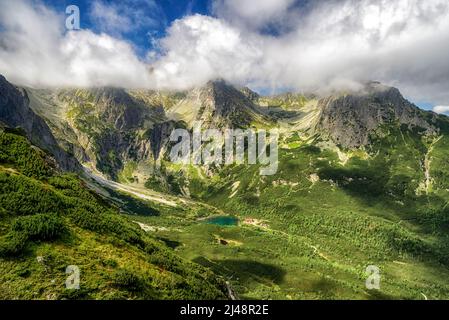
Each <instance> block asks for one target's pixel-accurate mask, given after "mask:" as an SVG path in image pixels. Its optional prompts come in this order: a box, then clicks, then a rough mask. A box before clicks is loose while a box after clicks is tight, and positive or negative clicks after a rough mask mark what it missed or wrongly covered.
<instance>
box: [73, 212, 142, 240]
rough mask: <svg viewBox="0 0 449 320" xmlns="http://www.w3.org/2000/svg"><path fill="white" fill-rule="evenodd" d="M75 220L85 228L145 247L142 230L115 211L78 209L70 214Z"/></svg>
mask: <svg viewBox="0 0 449 320" xmlns="http://www.w3.org/2000/svg"><path fill="white" fill-rule="evenodd" d="M70 216H71V218H72V220H73V222H74V223H76V224H77V225H78V226H80V227H81V228H83V229H86V230H89V231H94V232H98V233H102V234H114V235H116V236H117V237H118V238H119V239H121V240H124V241H126V242H128V243H130V244H134V245H139V246H140V247H141V248H144V247H145V242H144V241H143V239H142V237H141V233H142V232H141V230H140V229H137V228H138V227H137V226H136V228H133V227H132V226H131V225H130V224H129V223H127V221H126V220H125V219H124V218H123V217H121V216H119V215H118V214H113V213H100V214H98V213H93V212H90V211H87V210H84V209H76V210H74V211H73V212H72V214H71V215H70Z"/></svg>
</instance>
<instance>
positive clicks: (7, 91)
mask: <svg viewBox="0 0 449 320" xmlns="http://www.w3.org/2000/svg"><path fill="white" fill-rule="evenodd" d="M0 121H1V122H2V123H3V124H4V125H5V126H7V127H11V128H21V129H22V130H23V131H24V132H25V133H26V136H27V138H28V139H29V140H30V141H31V142H32V143H33V144H35V145H36V146H38V147H39V148H41V149H43V150H45V151H47V152H49V153H50V154H51V155H52V156H53V157H54V158H55V160H56V163H57V165H58V166H59V167H60V168H61V169H63V170H70V171H71V170H77V169H79V164H78V162H77V161H76V160H75V158H74V157H71V156H69V155H68V154H67V153H66V152H65V151H64V150H62V149H61V148H60V147H59V145H58V143H57V141H56V139H55V138H54V136H53V134H52V132H51V130H50V128H49V127H48V125H47V124H46V123H45V121H44V120H43V119H42V118H41V117H39V116H38V115H36V113H34V111H33V110H31V109H30V100H29V98H28V94H27V92H26V91H25V90H24V89H19V88H17V87H15V86H13V85H12V84H10V83H9V82H8V81H7V80H6V79H5V78H4V77H3V76H1V75H0Z"/></svg>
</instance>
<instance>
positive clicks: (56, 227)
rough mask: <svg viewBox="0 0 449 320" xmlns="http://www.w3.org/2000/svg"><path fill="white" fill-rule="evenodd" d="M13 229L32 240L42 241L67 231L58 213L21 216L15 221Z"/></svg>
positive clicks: (57, 236) (55, 237) (52, 238)
mask: <svg viewBox="0 0 449 320" xmlns="http://www.w3.org/2000/svg"><path fill="white" fill-rule="evenodd" d="M11 229H12V231H13V232H15V233H20V234H23V235H24V236H26V237H27V238H28V239H30V240H42V241H47V240H55V239H58V238H60V237H61V236H62V235H64V233H66V231H67V229H66V227H65V225H64V222H63V221H62V219H61V218H60V217H59V216H58V215H56V214H37V215H34V216H27V217H19V218H17V219H16V220H15V221H14V222H13V224H12V228H11Z"/></svg>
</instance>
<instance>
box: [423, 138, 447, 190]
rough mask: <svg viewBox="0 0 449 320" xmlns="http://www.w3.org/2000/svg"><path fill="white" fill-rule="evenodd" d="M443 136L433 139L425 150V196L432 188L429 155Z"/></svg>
mask: <svg viewBox="0 0 449 320" xmlns="http://www.w3.org/2000/svg"><path fill="white" fill-rule="evenodd" d="M442 137H443V136H439V137H438V138H436V139H434V140H433V141H432V143H431V144H430V147H429V149H428V150H427V153H426V155H425V157H424V177H425V179H426V180H425V182H424V185H425V190H426V195H428V194H429V191H430V188H431V186H432V176H431V175H430V167H431V164H432V159H431V153H432V151H433V147H434V146H435V144H437V143H438V141H440V140H441V138H442Z"/></svg>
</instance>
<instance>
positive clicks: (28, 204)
mask: <svg viewBox="0 0 449 320" xmlns="http://www.w3.org/2000/svg"><path fill="white" fill-rule="evenodd" d="M0 189H1V192H0V298H2V299H64V298H69V299H70V298H77V299H129V298H133V299H220V298H226V297H225V295H224V292H225V287H224V283H223V281H222V280H220V279H219V278H218V277H217V276H215V275H214V274H213V273H212V272H210V271H208V270H207V269H205V268H204V267H201V266H199V265H198V264H194V263H191V262H188V261H186V260H183V259H182V258H179V257H178V256H177V255H175V254H174V253H173V251H172V250H171V249H170V248H168V247H166V245H165V244H164V243H163V242H161V241H159V240H157V239H155V238H153V237H151V236H149V235H148V234H147V233H145V232H144V231H143V230H141V228H140V227H139V226H138V225H137V224H136V223H134V222H132V221H131V220H130V218H128V217H126V216H123V215H120V214H119V213H118V210H117V209H115V208H113V207H111V206H110V205H108V204H107V203H105V202H104V201H103V200H102V199H101V198H99V197H98V196H96V195H95V194H93V193H92V192H90V191H89V190H88V189H87V188H86V187H85V186H84V185H83V183H82V182H81V181H80V180H79V179H78V178H77V177H76V176H75V175H70V174H60V173H57V172H55V171H54V170H53V169H52V166H51V160H50V159H48V158H46V155H45V153H43V152H42V151H40V150H39V149H36V148H34V147H33V146H31V145H30V144H29V142H28V141H27V140H26V139H25V138H24V137H22V136H21V135H18V134H17V133H16V132H4V131H1V132H0ZM69 265H76V266H78V267H79V269H80V278H81V282H80V290H69V289H66V287H65V281H66V279H67V277H68V274H66V273H65V271H66V268H67V266H69Z"/></svg>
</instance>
